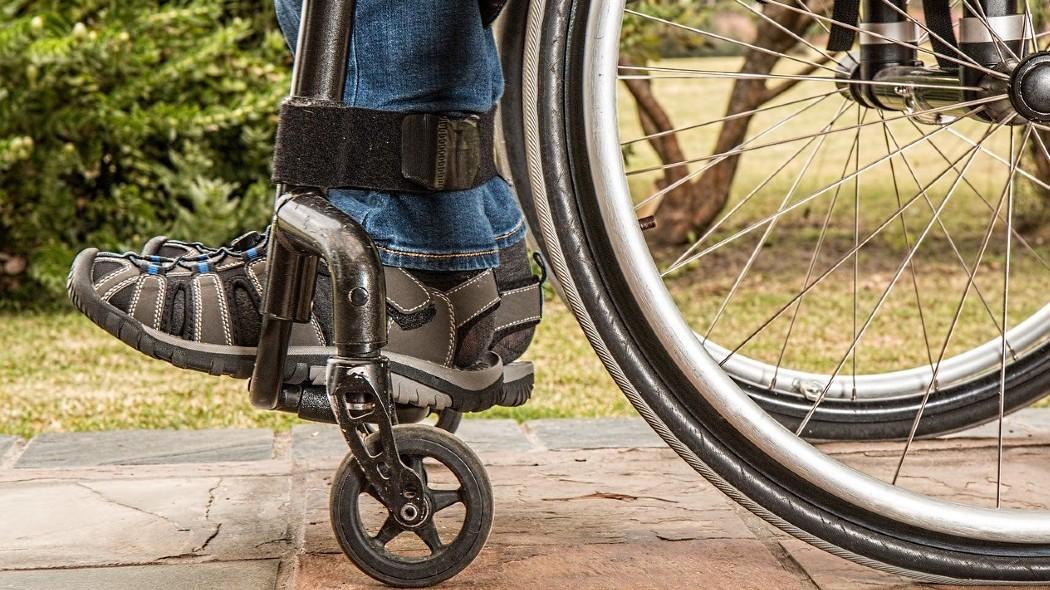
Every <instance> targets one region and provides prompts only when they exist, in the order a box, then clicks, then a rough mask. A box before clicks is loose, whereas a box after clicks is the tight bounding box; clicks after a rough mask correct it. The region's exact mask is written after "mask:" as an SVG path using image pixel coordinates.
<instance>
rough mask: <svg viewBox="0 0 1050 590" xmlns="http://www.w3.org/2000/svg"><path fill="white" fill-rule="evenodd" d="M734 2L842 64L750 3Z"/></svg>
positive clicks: (741, 0)
mask: <svg viewBox="0 0 1050 590" xmlns="http://www.w3.org/2000/svg"><path fill="white" fill-rule="evenodd" d="M736 3H737V4H739V5H740V6H742V7H744V8H745V9H747V10H749V11H750V12H751V13H753V14H755V15H757V16H758V17H759V18H761V19H762V20H764V21H766V22H767V23H769V24H771V25H773V26H774V27H776V28H778V29H780V30H781V31H783V32H785V33H787V34H788V36H790V37H791V38H792V39H794V40H796V41H798V42H799V43H802V44H803V45H805V46H806V47H809V48H810V49H812V50H813V51H815V52H816V53H819V54H820V55H822V56H823V57H824V58H825V59H827V60H830V61H833V62H835V63H836V64H837V65H838V66H840V67H841V66H842V62H840V61H839V60H837V59H835V57H834V56H833V55H831V54H830V53H828V52H827V51H825V50H823V49H821V48H819V47H817V46H816V45H814V44H813V43H810V42H809V41H808V40H806V39H805V38H804V37H802V36H800V35H799V34H798V33H796V32H795V31H792V30H791V29H789V28H787V27H785V26H784V25H782V24H780V23H778V22H777V21H776V20H774V19H772V18H769V16H767V15H766V14H765V13H764V12H762V11H760V10H756V9H755V7H754V6H751V5H750V4H748V3H746V2H744V1H743V0H736ZM814 22H820V21H814ZM835 71H836V73H838V70H835Z"/></svg>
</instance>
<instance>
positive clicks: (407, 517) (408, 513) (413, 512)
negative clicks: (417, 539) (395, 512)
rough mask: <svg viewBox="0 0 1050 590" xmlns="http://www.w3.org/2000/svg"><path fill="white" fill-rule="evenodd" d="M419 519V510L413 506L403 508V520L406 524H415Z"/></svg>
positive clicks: (407, 505) (408, 505)
mask: <svg viewBox="0 0 1050 590" xmlns="http://www.w3.org/2000/svg"><path fill="white" fill-rule="evenodd" d="M417 518H419V508H416V507H415V506H413V505H412V504H405V505H404V506H402V507H401V520H403V521H405V522H415V520H416V519H417Z"/></svg>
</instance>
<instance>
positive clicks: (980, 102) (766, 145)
mask: <svg viewBox="0 0 1050 590" xmlns="http://www.w3.org/2000/svg"><path fill="white" fill-rule="evenodd" d="M1005 97H1006V95H1005V94H1002V95H996V96H990V97H987V98H980V99H976V100H969V101H966V102H960V103H958V104H954V105H949V106H944V107H937V108H933V109H928V110H925V111H916V112H914V113H910V114H906V115H900V116H896V117H890V118H888V119H886V121H887V122H890V121H899V120H901V119H909V118H912V117H915V116H918V115H932V114H937V113H944V112H948V111H954V110H957V109H960V108H967V107H971V106H980V105H985V104H988V103H990V102H996V101H999V100H1002V99H1003V98H1005ZM982 108H983V107H982ZM975 112H977V111H976V110H974V111H971V112H970V113H967V115H970V114H973V113H975ZM963 118H965V117H961V118H960V119H959V120H962V119H963ZM879 124H881V121H871V122H868V123H864V124H862V125H851V126H849V127H840V128H838V129H833V130H831V131H829V132H828V133H832V134H833V133H843V132H845V131H853V130H854V129H858V128H861V127H868V126H872V125H879ZM820 135H823V133H808V134H806V135H797V136H794V137H790V138H788V139H782V140H778V141H774V142H770V143H763V144H759V145H755V146H740V147H737V148H734V149H731V150H729V151H726V152H722V153H720V154H713V155H710V156H702V157H698V158H691V159H688V160H683V161H681V162H672V163H670V164H661V165H659V166H650V167H648V168H642V169H640V170H631V171H628V172H627V175H628V176H634V175H637V174H644V173H648V172H658V171H663V170H667V169H669V168H678V167H681V166H688V165H689V164H695V163H697V162H705V161H707V160H713V159H717V158H725V157H729V156H735V155H738V154H743V153H746V152H753V151H756V150H761V149H766V148H771V147H777V146H781V145H785V144H789V143H795V142H798V141H805V140H807V139H810V138H812V137H819V136H820Z"/></svg>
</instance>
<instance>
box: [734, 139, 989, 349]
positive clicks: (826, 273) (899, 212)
mask: <svg viewBox="0 0 1050 590" xmlns="http://www.w3.org/2000/svg"><path fill="white" fill-rule="evenodd" d="M935 133H936V132H935ZM974 153H976V148H971V149H970V150H969V151H968V152H966V153H964V154H963V155H962V156H960V157H959V159H958V160H956V162H955V163H957V162H961V161H962V160H963V159H965V158H967V157H970V158H971V160H970V161H972V155H973V154H974ZM952 169H953V167H952V166H949V167H947V168H945V169H944V170H943V171H941V173H940V174H938V175H937V176H936V178H934V179H933V180H932V181H930V182H929V183H928V184H927V185H926V186H924V187H923V188H922V189H921V190H920V191H919V193H916V194H915V195H913V196H912V197H911V198H909V199H908V200H907V201H906V202H905V203H904V206H903V207H900V208H898V209H897V211H895V212H894V213H893V214H891V215H890V216H889V217H887V218H886V219H884V220H883V221H882V222H881V223H880V224H879V225H878V227H876V228H875V230H874V231H872V232H871V233H869V234H868V235H867V236H866V237H865V238H864V239H863V240H861V242H860V244H858V246H857V248H851V249H850V250H849V251H848V252H846V253H845V254H844V255H843V256H841V257H840V258H839V259H838V260H837V261H836V262H835V263H834V264H832V265H831V267H830V268H828V269H827V270H825V271H824V272H823V273H821V274H820V276H818V277H817V278H816V279H814V281H813V282H812V283H811V284H809V285H806V287H805V288H804V289H803V290H802V291H800V292H799V294H798V295H795V297H793V298H792V299H791V300H790V301H788V302H787V303H785V304H784V305H783V306H781V307H780V308H779V309H778V310H777V311H776V312H775V313H774V314H773V315H771V316H770V317H768V318H767V319H766V320H765V321H764V322H762V324H761V325H760V326H759V327H758V328H756V329H755V330H754V331H753V332H751V333H750V334H749V335H748V336H747V337H746V338H745V339H744V340H743V341H742V342H741V343H740V344H738V345H737V346H736V348H734V349H733V350H731V351H730V352H729V354H728V355H726V357H725V358H724V359H723V360H722V361H721V363H720V364H722V365H724V364H725V363H726V361H728V360H729V359H730V358H731V357H732V356H733V355H734V354H736V353H737V352H739V351H740V349H741V348H743V347H744V346H746V345H747V343H748V342H750V341H751V340H752V339H753V338H754V337H755V336H757V335H758V334H759V333H761V332H762V331H763V330H765V329H766V328H767V327H768V326H769V325H770V324H772V323H773V322H774V321H775V320H776V319H777V318H779V317H780V316H781V315H783V314H784V312H785V311H787V309H788V308H790V307H791V306H792V305H793V304H794V303H795V302H796V301H798V300H799V299H801V298H802V297H803V296H805V294H806V293H808V292H809V291H811V290H813V289H814V288H816V287H817V286H818V285H820V284H821V283H822V282H823V281H824V280H825V279H826V278H827V277H829V276H831V274H832V273H833V272H835V270H837V269H838V268H839V267H840V266H842V264H843V263H845V262H846V261H847V260H849V259H850V257H851V256H853V253H854V252H855V251H856V250H857V249H859V248H863V247H864V246H865V245H867V243H868V242H870V241H871V240H872V239H873V238H874V237H875V236H876V235H878V234H879V233H880V232H881V231H882V230H883V229H885V228H886V227H887V226H889V225H890V224H891V223H892V222H893V220H894V219H896V218H897V216H898V215H902V214H903V213H904V212H905V211H906V210H907V209H908V208H909V207H911V205H912V204H913V203H915V202H916V201H917V200H918V199H919V198H920V196H921V194H922V192H923V191H925V190H928V189H929V187H931V186H933V185H934V184H935V183H936V182H937V181H939V180H940V179H941V178H943V177H944V176H945V175H946V174H948V172H949V171H951V170H952ZM960 176H961V175H960ZM837 184H839V185H841V184H842V183H841V182H840V183H837Z"/></svg>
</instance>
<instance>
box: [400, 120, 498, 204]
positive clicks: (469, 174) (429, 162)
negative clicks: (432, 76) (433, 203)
mask: <svg viewBox="0 0 1050 590" xmlns="http://www.w3.org/2000/svg"><path fill="white" fill-rule="evenodd" d="M480 172H481V117H479V116H478V115H470V116H468V117H465V118H461V119H453V118H450V117H448V116H446V115H440V114H436V113H416V114H411V115H408V116H406V117H405V118H404V120H403V121H402V124H401V173H402V175H403V176H404V177H405V178H406V179H408V180H411V181H412V182H415V183H417V184H420V185H422V186H424V187H426V188H427V189H429V190H431V191H456V190H466V189H469V188H472V187H473V186H474V181H475V179H476V178H477V176H478V174H479V173H480Z"/></svg>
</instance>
